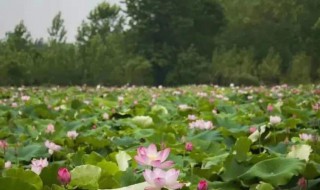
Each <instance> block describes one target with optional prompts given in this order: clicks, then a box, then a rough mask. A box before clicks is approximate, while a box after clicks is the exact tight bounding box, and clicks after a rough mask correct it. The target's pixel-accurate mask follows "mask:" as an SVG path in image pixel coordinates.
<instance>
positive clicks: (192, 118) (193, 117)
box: [188, 115, 197, 121]
mask: <svg viewBox="0 0 320 190" xmlns="http://www.w3.org/2000/svg"><path fill="white" fill-rule="evenodd" d="M188 120H190V121H194V120H197V116H195V115H188Z"/></svg>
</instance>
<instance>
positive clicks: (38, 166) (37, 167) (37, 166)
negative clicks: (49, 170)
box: [31, 158, 49, 175]
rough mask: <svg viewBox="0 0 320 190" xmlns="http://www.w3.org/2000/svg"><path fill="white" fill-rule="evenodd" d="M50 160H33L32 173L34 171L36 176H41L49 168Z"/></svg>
mask: <svg viewBox="0 0 320 190" xmlns="http://www.w3.org/2000/svg"><path fill="white" fill-rule="evenodd" d="M48 164H49V163H48V160H47V158H45V159H42V158H40V159H39V160H36V159H34V160H32V161H31V171H33V172H34V173H36V174H38V175H39V174H40V173H41V171H42V169H43V168H45V167H47V166H48Z"/></svg>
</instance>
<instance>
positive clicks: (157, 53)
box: [126, 0, 224, 84]
mask: <svg viewBox="0 0 320 190" xmlns="http://www.w3.org/2000/svg"><path fill="white" fill-rule="evenodd" d="M126 4H127V15H128V16H129V18H130V21H129V25H130V27H131V30H130V32H129V35H130V37H131V39H132V40H133V47H134V49H135V50H136V53H138V54H139V55H142V56H144V57H146V58H147V59H148V60H149V61H150V63H151V64H152V67H153V70H154V74H155V82H156V84H163V83H164V82H165V79H166V76H167V74H168V73H169V72H170V71H171V70H173V69H174V67H175V64H176V63H177V61H178V57H177V55H178V54H179V52H180V51H184V50H185V49H188V48H189V47H190V46H194V48H195V49H196V51H197V52H198V53H199V54H200V55H201V56H204V57H206V58H208V59H209V58H211V55H212V51H213V49H214V37H215V35H216V34H217V33H218V32H219V31H220V28H221V26H222V25H223V23H224V22H223V11H222V9H221V7H220V6H219V4H217V3H216V1H214V0H171V1H163V0H139V1H136V0H126Z"/></svg>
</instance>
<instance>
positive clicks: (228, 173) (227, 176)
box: [221, 154, 250, 181]
mask: <svg viewBox="0 0 320 190" xmlns="http://www.w3.org/2000/svg"><path fill="white" fill-rule="evenodd" d="M249 168H250V167H249V166H248V165H246V164H244V163H239V162H238V161H237V160H236V156H235V155H232V154H231V155H229V156H228V157H227V159H226V160H225V162H224V165H223V169H224V172H223V173H222V174H221V178H222V179H223V181H233V180H235V179H237V177H238V176H240V175H242V174H244V173H245V172H246V171H247V170H248V169H249Z"/></svg>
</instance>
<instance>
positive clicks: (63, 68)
mask: <svg viewBox="0 0 320 190" xmlns="http://www.w3.org/2000/svg"><path fill="white" fill-rule="evenodd" d="M125 3H126V10H121V9H120V7H118V6H116V5H110V4H108V3H106V2H105V3H101V4H99V5H98V6H97V7H96V8H95V9H94V10H92V11H91V12H90V14H89V15H88V17H87V19H86V20H85V21H83V23H82V24H81V26H79V28H78V34H77V37H76V41H75V42H74V43H68V42H66V33H67V31H66V30H65V27H64V20H63V15H61V14H60V13H59V14H57V16H55V18H54V19H53V21H52V23H51V27H49V28H48V34H49V38H48V39H45V40H43V39H32V37H31V35H30V33H29V32H28V29H27V27H26V26H25V25H24V23H23V22H20V23H19V24H18V25H17V26H16V27H15V29H14V31H11V32H8V33H7V34H6V38H5V39H3V40H1V41H0V85H47V84H48V85H49V84H59V85H78V84H88V85H96V84H103V85H123V84H127V83H130V84H136V85H160V84H164V85H183V84H200V83H215V84H222V85H227V84H229V83H231V82H232V83H235V84H243V85H259V84H266V85H270V84H278V83H289V84H303V83H310V82H319V81H320V64H319V63H320V11H319V10H320V1H319V0H281V1H279V0H254V1H252V0H125ZM48 26H50V23H48Z"/></svg>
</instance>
